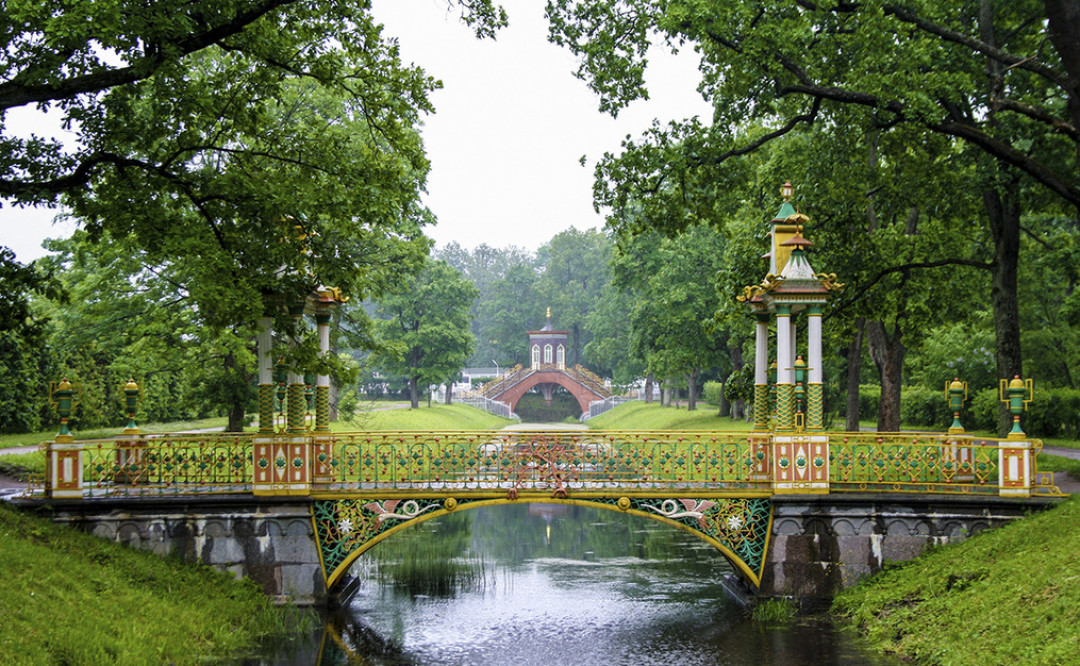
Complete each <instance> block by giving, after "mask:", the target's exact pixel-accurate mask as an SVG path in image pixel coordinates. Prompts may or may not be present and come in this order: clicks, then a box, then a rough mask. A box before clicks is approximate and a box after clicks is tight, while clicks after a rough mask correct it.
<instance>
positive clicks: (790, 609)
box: [750, 599, 799, 624]
mask: <svg viewBox="0 0 1080 666" xmlns="http://www.w3.org/2000/svg"><path fill="white" fill-rule="evenodd" d="M798 614H799V609H798V607H797V606H796V605H795V602H794V601H792V600H791V599H765V600H763V601H759V602H757V603H755V604H754V605H753V606H751V607H750V617H752V618H753V619H754V620H755V621H757V622H762V623H765V624H784V623H787V622H791V621H792V620H793V619H795V616H796V615H798Z"/></svg>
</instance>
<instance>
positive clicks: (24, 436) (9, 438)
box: [0, 416, 228, 449]
mask: <svg viewBox="0 0 1080 666" xmlns="http://www.w3.org/2000/svg"><path fill="white" fill-rule="evenodd" d="M226 423H228V419H226V418H225V417H224V416H215V417H213V418H208V419H199V420H197V421H171V422H168V423H146V424H143V423H140V424H139V429H140V430H142V431H143V432H182V431H187V430H206V429H209V428H224V427H225V424H226ZM59 429H60V426H59V425H55V426H53V427H52V428H50V429H48V430H39V431H38V432H27V433H19V434H9V435H0V449H8V448H13V447H16V446H37V445H38V444H40V443H42V442H44V441H47V440H50V439H52V438H53V437H55V436H56V432H57V430H59ZM123 431H124V429H123V428H99V429H97V430H80V429H79V428H78V426H77V425H76V426H75V429H74V433H73V434H74V435H75V439H105V438H107V437H115V436H117V435H119V434H120V433H121V432H123Z"/></svg>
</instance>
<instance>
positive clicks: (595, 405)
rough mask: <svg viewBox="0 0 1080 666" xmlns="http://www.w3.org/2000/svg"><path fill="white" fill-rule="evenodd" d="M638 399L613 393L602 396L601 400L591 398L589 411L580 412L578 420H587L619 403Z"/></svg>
mask: <svg viewBox="0 0 1080 666" xmlns="http://www.w3.org/2000/svg"><path fill="white" fill-rule="evenodd" d="M638 399H639V398H626V397H623V396H621V395H613V396H611V397H610V398H604V399H603V400H593V401H592V402H590V403H589V411H587V412H585V413H584V414H582V415H581V418H580V419H579V420H581V421H588V420H589V419H591V418H592V417H594V416H600V415H601V414H603V413H604V412H606V411H608V410H609V409H611V408H613V407H616V406H618V405H621V404H623V403H624V402H630V401H631V400H638Z"/></svg>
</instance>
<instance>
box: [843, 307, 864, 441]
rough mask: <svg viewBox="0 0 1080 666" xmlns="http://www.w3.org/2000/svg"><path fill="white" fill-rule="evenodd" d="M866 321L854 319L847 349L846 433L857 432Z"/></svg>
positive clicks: (862, 318) (858, 318)
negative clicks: (853, 329)
mask: <svg viewBox="0 0 1080 666" xmlns="http://www.w3.org/2000/svg"><path fill="white" fill-rule="evenodd" d="M865 329H866V319H865V318H864V317H857V318H856V319H855V334H854V335H852V336H851V342H850V343H848V348H847V407H846V412H847V417H846V419H845V424H844V428H845V429H846V430H847V431H848V432H859V378H860V375H861V374H862V355H863V331H864V330H865Z"/></svg>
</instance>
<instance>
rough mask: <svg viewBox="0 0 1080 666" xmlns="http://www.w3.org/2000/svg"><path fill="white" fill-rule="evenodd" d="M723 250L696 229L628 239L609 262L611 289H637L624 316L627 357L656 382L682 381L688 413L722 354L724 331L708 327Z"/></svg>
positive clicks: (712, 234)
mask: <svg viewBox="0 0 1080 666" xmlns="http://www.w3.org/2000/svg"><path fill="white" fill-rule="evenodd" d="M723 245H724V244H723V238H722V237H721V236H720V235H719V234H718V233H717V232H716V230H715V229H712V228H709V227H707V226H705V225H696V226H694V227H691V228H689V229H687V230H686V232H684V233H683V234H680V235H679V236H676V237H674V238H663V237H661V236H660V235H659V234H657V233H645V234H639V235H636V236H631V237H629V238H628V239H625V240H623V242H620V243H619V245H618V250H617V252H616V255H615V260H614V262H613V273H614V275H615V282H616V284H619V285H626V286H627V287H634V286H636V288H637V289H638V292H637V296H638V297H637V298H635V299H634V303H633V305H632V308H631V310H630V313H629V320H630V345H629V347H630V349H631V350H632V355H636V356H640V357H643V358H645V359H646V363H647V367H648V370H649V372H651V373H653V374H655V375H656V376H657V377H660V378H664V379H677V378H679V379H681V378H683V377H685V378H686V380H687V385H688V389H689V392H688V397H689V406H690V409H694V407H695V405H696V400H697V384H698V379H699V377H700V374H701V371H702V370H703V369H710V368H713V367H716V366H717V365H719V364H720V362H721V359H722V357H723V356H724V355H725V352H726V351H727V340H726V335H725V333H724V331H721V330H718V329H717V328H716V327H715V326H714V315H715V314H716V311H717V309H718V308H719V303H718V301H717V296H718V294H717V290H716V281H715V275H716V273H717V271H718V270H719V268H720V266H721V265H722V264H723V262H724V252H723ZM722 374H726V373H722Z"/></svg>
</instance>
